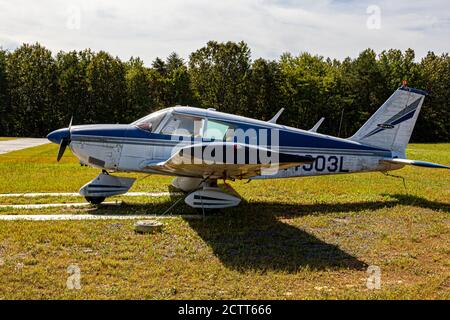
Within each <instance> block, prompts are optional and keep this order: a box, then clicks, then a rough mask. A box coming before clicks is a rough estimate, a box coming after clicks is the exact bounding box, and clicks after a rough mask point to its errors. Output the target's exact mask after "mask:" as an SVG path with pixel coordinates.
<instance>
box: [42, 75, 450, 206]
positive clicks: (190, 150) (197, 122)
mask: <svg viewBox="0 0 450 320" xmlns="http://www.w3.org/2000/svg"><path fill="white" fill-rule="evenodd" d="M426 95H427V92H425V91H422V90H419V89H414V88H409V87H407V86H406V85H405V84H403V85H402V86H401V87H399V88H398V89H397V90H396V91H395V92H394V93H393V94H392V95H391V96H390V97H389V98H388V100H387V101H386V102H385V103H384V104H383V105H382V106H381V107H380V108H379V109H378V110H377V111H376V112H375V113H374V114H373V115H372V116H371V117H370V118H369V119H368V120H367V122H366V123H364V125H363V126H362V127H361V128H360V129H359V130H358V131H357V132H356V133H355V134H354V135H353V136H351V137H349V138H347V139H344V138H339V137H333V136H329V135H324V134H321V133H318V132H317V129H318V128H319V126H320V124H321V123H322V121H323V118H322V119H320V120H319V122H318V123H317V124H316V125H315V126H314V127H313V128H312V129H310V130H301V129H296V128H292V127H288V126H284V125H281V124H278V123H277V120H278V118H279V117H280V115H281V114H282V112H283V109H281V110H280V111H279V112H278V113H277V114H276V115H275V116H274V117H273V118H272V119H271V120H269V121H261V120H256V119H251V118H247V117H242V116H237V115H232V114H227V113H222V112H219V111H216V110H215V109H212V108H209V109H202V108H194V107H185V106H175V107H171V108H166V109H163V110H160V111H157V112H154V113H151V114H150V115H148V116H146V117H144V118H141V119H139V120H137V121H135V122H133V123H131V124H107V125H79V126H78V125H77V126H72V120H71V121H70V124H69V127H67V128H63V129H59V130H56V131H53V132H51V133H50V134H49V135H48V136H47V138H48V139H49V140H50V141H51V142H53V143H56V144H59V150H58V155H57V161H59V160H60V159H61V157H62V156H63V154H64V152H65V150H66V148H67V146H69V148H70V149H71V151H72V153H73V154H74V155H75V156H76V157H77V158H78V159H79V160H80V163H81V164H82V165H87V166H91V167H94V168H98V169H101V170H102V172H101V173H100V174H99V175H98V176H97V177H96V178H95V179H93V180H92V181H90V182H88V183H87V184H86V185H84V186H83V187H81V189H80V191H79V193H80V194H81V195H82V196H84V197H85V198H86V200H87V201H89V202H90V203H92V204H100V203H102V202H103V201H104V200H105V199H106V198H107V197H111V196H115V195H120V194H124V193H126V192H127V191H128V190H129V189H130V188H131V187H132V185H133V183H134V181H135V179H134V178H129V177H119V176H113V175H111V174H110V173H114V172H142V173H148V174H162V175H169V176H174V177H175V178H174V180H173V181H172V185H173V186H175V187H176V188H178V189H181V190H182V191H184V192H186V193H188V195H187V196H186V198H185V202H186V203H187V204H188V205H189V206H191V207H193V208H197V209H200V208H201V209H220V208H228V207H233V206H237V205H238V204H239V203H240V201H241V199H240V198H239V196H238V195H237V194H232V193H230V192H226V191H225V190H223V189H221V188H219V187H218V185H217V180H218V179H223V180H224V181H226V180H235V179H248V180H249V181H251V180H259V179H277V178H291V177H304V176H316V175H329V174H348V173H357V172H375V171H380V172H388V171H392V170H398V169H401V168H403V167H404V166H405V165H412V166H418V167H427V168H443V169H450V167H449V166H445V165H440V164H435V163H431V162H425V161H417V160H409V159H407V158H406V152H405V151H406V146H407V144H408V142H409V139H410V137H411V134H412V131H413V128H414V125H415V123H416V120H417V118H418V116H419V112H420V109H421V107H422V104H423V102H424V99H425V96H426Z"/></svg>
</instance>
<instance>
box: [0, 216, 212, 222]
mask: <svg viewBox="0 0 450 320" xmlns="http://www.w3.org/2000/svg"><path fill="white" fill-rule="evenodd" d="M148 218H152V219H170V218H183V219H202V218H203V217H202V216H201V215H152V214H139V215H126V214H108V215H106V214H15V215H0V221H20V220H25V221H55V220H135V219H148Z"/></svg>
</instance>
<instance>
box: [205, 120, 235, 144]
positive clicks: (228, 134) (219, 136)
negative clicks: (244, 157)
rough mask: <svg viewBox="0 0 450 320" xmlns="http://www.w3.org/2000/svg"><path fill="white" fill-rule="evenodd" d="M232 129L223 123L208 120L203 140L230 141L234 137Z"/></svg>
mask: <svg viewBox="0 0 450 320" xmlns="http://www.w3.org/2000/svg"><path fill="white" fill-rule="evenodd" d="M233 133H234V128H233V127H231V126H230V125H229V124H227V123H224V122H219V121H215V120H210V119H208V125H207V128H206V132H205V133H204V134H203V138H205V139H212V140H226V141H230V140H232V139H233V136H234V134H233Z"/></svg>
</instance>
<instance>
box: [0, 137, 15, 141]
mask: <svg viewBox="0 0 450 320" xmlns="http://www.w3.org/2000/svg"><path fill="white" fill-rule="evenodd" d="M15 139H17V138H13V137H0V141H7V140H15Z"/></svg>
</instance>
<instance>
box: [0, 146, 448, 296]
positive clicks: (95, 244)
mask: <svg viewBox="0 0 450 320" xmlns="http://www.w3.org/2000/svg"><path fill="white" fill-rule="evenodd" d="M449 149H450V144H412V145H410V148H409V149H408V157H409V158H411V159H420V160H425V161H433V162H439V163H443V164H447V165H448V164H450V153H449ZM56 152H57V146H54V145H44V146H40V147H35V148H30V149H26V150H21V151H16V152H12V153H9V154H4V155H0V182H1V183H0V193H18V192H76V191H77V190H78V189H79V188H80V187H81V186H82V185H83V184H85V183H86V182H87V181H89V180H90V179H92V178H94V177H95V176H96V175H97V174H98V170H95V169H91V168H86V167H81V166H79V164H78V163H77V161H76V159H75V158H74V157H73V156H71V155H70V153H69V152H67V154H66V155H65V156H64V158H63V159H62V160H61V162H60V163H57V162H56V160H55V157H56ZM393 174H395V175H401V176H403V177H405V179H406V187H407V189H406V190H405V189H404V187H403V182H402V181H401V179H398V178H392V177H386V176H384V175H382V174H380V173H373V174H354V175H342V176H328V177H325V176H323V177H310V178H297V179H285V180H273V181H252V182H251V183H250V184H245V183H244V182H242V181H238V182H234V183H231V185H232V187H233V188H234V189H235V190H236V191H237V192H238V193H239V194H240V195H241V196H242V197H243V203H242V205H241V206H239V207H237V208H232V209H228V210H225V211H223V212H221V213H217V214H211V215H209V216H207V217H206V219H205V220H203V219H195V220H188V219H183V218H181V217H179V218H174V219H169V220H164V224H165V226H164V229H163V231H162V232H161V233H157V234H150V235H139V234H135V233H134V231H133V223H134V221H131V220H124V221H114V220H111V221H49V222H29V221H20V222H19V221H10V222H6V221H2V222H0V298H3V299H51V298H56V299H70V298H75V299H96V298H98V299H112V298H124V299H132V298H135V299H201V298H204V299H211V298H219V299H221V298H226V299H228V298H230V299H247V298H249V299H316V298H318V299H336V298H337V299H351V298H360V299H438V298H441V299H449V298H450V294H449V292H450V272H449V270H450V248H449V243H450V232H449V231H450V220H449V213H450V197H449V195H450V174H449V172H448V171H445V170H432V169H422V168H404V169H402V170H400V171H396V172H394V173H393ZM132 176H135V177H136V178H138V180H137V182H136V184H135V185H134V186H133V189H132V191H148V192H156V191H167V190H168V185H169V183H170V180H171V178H170V177H163V176H150V177H146V176H145V175H132ZM117 199H122V200H123V201H125V203H124V204H123V205H122V206H120V207H114V208H107V207H99V208H95V207H90V208H77V209H73V208H72V209H67V208H52V209H40V210H12V209H1V210H0V214H31V213H33V214H35V213H40V214H46V213H52V214H54V213H60V214H63V213H68V212H70V213H80V214H81V213H86V212H96V213H129V214H134V213H148V214H158V213H162V212H163V211H165V210H166V209H167V208H168V207H169V206H170V205H171V204H172V203H173V200H174V199H171V198H170V197H168V196H164V197H158V198H145V197H137V198H120V197H118V198H117ZM80 200H81V198H55V197H41V198H0V204H18V203H48V202H80ZM174 213H178V214H182V213H187V214H192V213H195V211H194V210H193V209H191V208H189V207H187V206H186V205H184V204H180V205H178V206H177V207H176V208H175V209H174ZM73 264H75V265H77V266H79V267H80V269H81V289H80V290H69V289H67V288H66V281H67V277H68V276H69V274H68V273H67V268H68V266H69V265H73ZM369 265H376V266H379V267H380V269H381V289H379V290H369V289H368V288H367V287H366V281H367V277H368V274H367V267H368V266H369Z"/></svg>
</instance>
